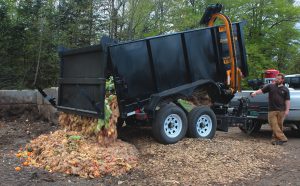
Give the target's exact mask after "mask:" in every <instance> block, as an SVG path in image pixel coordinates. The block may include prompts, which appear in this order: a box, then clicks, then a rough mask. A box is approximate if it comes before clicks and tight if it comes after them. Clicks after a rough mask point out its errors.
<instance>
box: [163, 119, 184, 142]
mask: <svg viewBox="0 0 300 186" xmlns="http://www.w3.org/2000/svg"><path fill="white" fill-rule="evenodd" d="M181 130H182V120H181V118H180V116H179V115H177V114H170V115H169V116H168V117H167V118H166V119H165V122H164V132H165V134H166V135H167V136H168V137H170V138H175V137H177V136H178V135H179V134H180V132H181Z"/></svg>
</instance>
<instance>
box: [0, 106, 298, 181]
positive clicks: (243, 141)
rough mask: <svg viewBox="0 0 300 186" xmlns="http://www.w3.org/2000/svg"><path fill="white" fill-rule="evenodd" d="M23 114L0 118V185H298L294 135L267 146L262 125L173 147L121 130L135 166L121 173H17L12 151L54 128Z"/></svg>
mask: <svg viewBox="0 0 300 186" xmlns="http://www.w3.org/2000/svg"><path fill="white" fill-rule="evenodd" d="M23 113H24V114H23V115H21V116H9V117H1V119H0V161H1V166H0V175H1V177H0V183H1V184H0V185H300V177H299V173H300V164H299V161H298V159H299V154H300V143H299V137H300V135H299V133H298V132H296V131H290V130H286V131H285V132H286V135H287V137H288V138H289V142H288V143H287V144H285V145H284V146H273V145H271V144H270V137H271V131H270V129H269V128H268V127H267V126H266V127H264V128H263V129H262V130H261V131H260V132H259V133H258V134H256V135H255V136H247V135H246V134H243V133H242V132H240V130H239V129H238V128H231V129H230V131H229V132H228V133H224V132H217V134H216V136H215V138H214V139H213V140H198V139H190V138H185V139H183V140H182V141H180V142H179V143H177V144H173V145H161V144H158V143H157V142H156V141H155V140H154V139H153V138H152V135H151V130H150V129H149V128H127V129H126V130H125V131H124V132H123V133H122V134H121V135H120V138H121V139H122V140H123V141H126V142H128V143H131V144H133V145H135V146H136V148H137V149H138V151H139V165H138V167H137V168H135V169H134V170H132V171H131V172H129V173H128V174H126V175H122V176H118V177H113V176H109V175H108V176H105V177H103V178H100V179H84V178H80V177H76V176H69V175H64V174H61V173H49V172H47V171H45V170H42V169H37V168H35V167H22V166H21V167H22V170H21V171H18V172H17V171H15V167H16V166H20V164H21V163H20V160H19V159H18V158H17V157H16V156H15V154H16V152H17V151H18V149H19V148H21V147H24V146H25V145H26V144H27V143H28V142H29V141H30V140H31V139H34V138H36V137H37V136H39V135H41V134H46V133H49V132H50V131H55V130H57V129H58V126H55V125H53V124H51V123H49V122H47V121H43V120H42V119H41V117H38V114H36V112H35V111H34V110H29V111H27V112H23Z"/></svg>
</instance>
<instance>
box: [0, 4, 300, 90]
mask: <svg viewBox="0 0 300 186" xmlns="http://www.w3.org/2000/svg"><path fill="white" fill-rule="evenodd" d="M219 2H220V3H222V4H223V5H224V13H225V14H227V15H228V16H229V17H230V18H231V19H232V21H241V20H245V21H246V22H247V24H246V25H245V36H246V47H247V53H248V63H249V68H250V77H249V78H256V77H259V76H260V73H261V72H262V71H263V70H265V69H267V68H276V69H279V70H280V71H282V72H284V73H300V30H299V28H298V30H297V29H296V28H295V24H296V23H297V22H300V7H299V6H295V5H294V1H293V0H236V1H226V0H220V1H219ZM211 3H215V1H212V0H24V1H17V0H0V25H1V27H0V89H11V88H18V89H21V88H31V87H32V86H33V84H34V83H35V82H36V83H37V84H39V85H41V86H42V87H48V86H56V85H57V77H58V72H59V63H58V61H59V58H58V53H57V51H58V48H59V47H60V46H64V47H66V48H78V47H84V46H88V45H92V44H97V43H99V41H100V38H101V36H102V35H104V34H105V35H109V36H110V37H112V38H114V39H116V40H120V41H125V40H133V39H140V38H144V37H148V36H155V35H158V34H166V33H170V32H176V31H183V30H187V29H193V28H198V27H199V20H200V18H201V16H202V14H203V11H204V9H205V7H206V6H207V5H208V4H211Z"/></svg>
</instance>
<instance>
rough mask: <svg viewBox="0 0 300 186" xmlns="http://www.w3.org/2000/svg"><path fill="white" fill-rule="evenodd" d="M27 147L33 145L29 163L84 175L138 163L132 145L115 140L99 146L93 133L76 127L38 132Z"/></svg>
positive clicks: (111, 172)
mask: <svg viewBox="0 0 300 186" xmlns="http://www.w3.org/2000/svg"><path fill="white" fill-rule="evenodd" d="M27 148H30V149H32V157H31V161H30V165H33V166H36V167H40V168H44V169H46V170H48V171H49V172H61V173H65V174H72V175H78V176H80V177H84V178H95V177H101V176H104V175H113V176H115V175H121V174H124V173H126V172H128V171H130V170H131V169H132V168H134V167H136V166H137V163H138V161H137V160H138V152H137V150H136V148H135V147H134V146H133V145H130V144H128V143H125V142H123V141H121V140H116V141H115V142H114V143H112V144H110V145H109V146H100V145H99V143H98V142H97V138H96V137H86V136H83V135H82V133H80V132H76V131H66V130H58V131H55V132H54V133H52V134H50V135H41V136H39V137H38V138H36V139H34V140H32V141H31V142H30V144H28V145H27Z"/></svg>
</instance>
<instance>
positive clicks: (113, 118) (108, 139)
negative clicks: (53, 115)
mask: <svg viewBox="0 0 300 186" xmlns="http://www.w3.org/2000/svg"><path fill="white" fill-rule="evenodd" d="M119 115H120V113H119V109H118V103H117V97H116V96H115V95H110V96H107V98H106V99H105V118H104V119H98V118H93V117H87V116H79V115H74V114H67V113H61V114H60V116H59V119H58V120H59V123H60V125H62V126H63V127H64V128H65V129H66V130H68V131H78V132H81V133H82V134H83V135H85V136H96V137H97V141H98V143H99V144H100V145H106V146H107V145H110V144H111V143H113V142H115V140H116V139H117V135H118V134H117V127H116V124H117V121H118V117H119Z"/></svg>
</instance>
